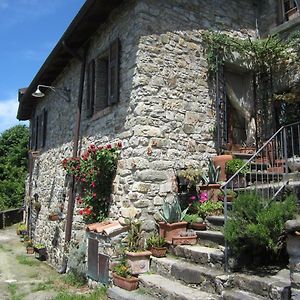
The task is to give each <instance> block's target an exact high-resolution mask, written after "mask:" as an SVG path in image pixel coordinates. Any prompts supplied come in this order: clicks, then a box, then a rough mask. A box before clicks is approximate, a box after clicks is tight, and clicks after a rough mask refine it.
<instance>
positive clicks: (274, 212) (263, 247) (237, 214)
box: [224, 193, 297, 264]
mask: <svg viewBox="0 0 300 300" xmlns="http://www.w3.org/2000/svg"><path fill="white" fill-rule="evenodd" d="M296 211H297V208H296V197H295V196H293V195H290V196H287V197H286V198H285V199H284V200H283V201H281V202H276V201H271V200H269V199H266V198H262V197H260V196H259V195H256V194H254V193H243V194H240V195H239V196H238V198H237V199H236V200H235V201H234V202H233V208H232V212H231V213H230V218H229V220H228V222H227V223H226V226H225V233H224V234H225V238H226V240H227V241H228V243H229V247H230V249H231V252H232V254H233V255H234V256H235V257H236V258H237V259H238V260H240V261H241V263H244V264H247V263H248V264H252V263H253V261H254V258H255V257H261V258H262V262H267V261H270V260H273V261H276V259H278V255H279V253H280V251H281V250H282V249H283V245H284V244H282V243H281V238H282V234H283V232H284V223H285V222H286V221H287V220H289V219H291V218H293V216H294V214H295V213H296ZM245 257H247V260H246V261H245Z"/></svg>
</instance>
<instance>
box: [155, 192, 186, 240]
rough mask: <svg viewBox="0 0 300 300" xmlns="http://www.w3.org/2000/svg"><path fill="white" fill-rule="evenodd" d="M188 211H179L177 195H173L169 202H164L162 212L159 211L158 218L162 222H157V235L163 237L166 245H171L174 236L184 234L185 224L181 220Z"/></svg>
mask: <svg viewBox="0 0 300 300" xmlns="http://www.w3.org/2000/svg"><path fill="white" fill-rule="evenodd" d="M188 209H189V207H187V208H186V209H185V210H184V211H182V210H181V207H180V205H179V201H178V195H175V196H174V198H173V200H172V201H170V202H168V201H166V200H165V201H164V203H163V205H162V210H161V211H160V217H161V219H162V220H163V221H162V222H159V234H160V236H162V237H164V238H165V239H166V241H167V242H168V243H170V244H171V243H172V238H173V237H174V236H178V235H180V233H182V232H186V226H187V222H185V221H182V220H183V218H184V216H185V215H186V213H187V211H188Z"/></svg>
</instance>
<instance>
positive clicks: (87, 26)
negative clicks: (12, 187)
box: [18, 0, 299, 268]
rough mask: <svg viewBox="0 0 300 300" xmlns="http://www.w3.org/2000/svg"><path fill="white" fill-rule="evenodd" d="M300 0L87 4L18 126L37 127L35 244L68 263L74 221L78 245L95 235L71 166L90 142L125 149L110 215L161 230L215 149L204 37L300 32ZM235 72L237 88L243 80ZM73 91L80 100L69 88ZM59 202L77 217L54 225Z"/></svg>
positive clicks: (24, 97)
mask: <svg viewBox="0 0 300 300" xmlns="http://www.w3.org/2000/svg"><path fill="white" fill-rule="evenodd" d="M287 2H289V4H287ZM296 2H297V1H283V0H281V1H275V0H273V1H255V0H251V1H249V0H248V1H246V0H230V1H221V0H217V1H204V0H164V1H159V0H128V1H122V0H111V1H104V0H87V1H86V3H85V4H84V5H83V7H82V9H81V10H80V12H79V13H78V15H77V16H76V17H75V19H74V20H73V21H72V23H71V24H70V26H69V27H68V29H67V30H66V32H65V33H64V35H63V36H62V37H61V39H60V40H59V41H58V43H57V45H56V46H55V48H54V49H53V51H52V52H51V53H50V55H49V57H48V58H47V59H46V61H45V63H44V64H43V66H42V67H41V69H40V71H39V72H38V73H37V74H36V76H35V78H34V79H33V80H32V82H31V84H30V86H29V87H28V88H27V89H26V91H25V92H23V93H20V95H19V102H20V103H19V111H18V119H19V120H30V127H31V132H32V135H31V150H32V155H31V168H30V174H29V177H28V184H27V196H29V198H30V199H32V198H33V196H34V195H35V196H36V198H38V200H39V201H40V202H41V204H42V207H41V210H40V212H39V214H38V216H36V215H35V214H34V213H33V214H32V218H33V221H34V222H33V223H34V224H35V228H34V237H35V239H36V240H37V241H40V242H43V243H45V244H46V245H47V249H48V253H49V260H50V262H51V264H53V265H54V266H56V267H57V268H60V266H61V263H62V259H63V248H64V241H65V228H66V226H67V227H68V226H69V227H68V228H70V226H71V228H72V238H74V239H78V240H79V239H81V238H82V235H83V233H84V230H83V228H84V224H83V222H82V218H81V216H80V215H79V214H78V209H77V208H76V207H75V210H74V216H73V223H72V222H71V224H68V222H70V221H68V220H69V219H68V216H67V207H68V201H71V200H70V199H69V197H68V191H67V186H66V174H65V171H64V170H63V168H62V165H61V162H62V160H63V159H64V158H65V157H70V156H72V153H74V147H76V146H77V145H78V153H77V154H80V152H81V151H84V150H85V149H86V148H87V147H88V146H89V145H90V144H91V143H93V144H96V145H100V144H102V145H105V144H106V143H114V142H118V141H121V142H122V144H123V148H122V151H121V155H120V160H119V163H118V169H117V175H116V178H115V181H114V190H113V194H112V206H111V210H110V216H111V217H112V218H118V217H120V208H122V207H126V206H135V207H136V208H138V209H139V211H140V218H141V219H142V220H143V221H144V222H143V227H144V230H146V231H152V230H153V229H155V218H156V212H157V210H158V209H159V207H160V206H161V205H162V203H163V200H164V198H166V197H168V195H171V194H172V178H173V177H174V175H175V172H176V170H177V169H179V168H182V167H185V166H188V165H193V166H199V165H202V164H204V163H205V161H206V160H207V158H208V157H211V156H212V155H214V154H215V153H216V140H215V138H214V128H215V125H216V123H217V120H216V110H215V107H216V105H215V91H214V89H213V88H212V87H211V85H210V82H209V78H208V71H207V68H208V66H207V60H206V56H205V54H204V45H203V41H202V32H203V31H206V30H213V31H222V32H226V33H228V34H230V35H232V36H236V37H241V38H246V37H251V38H257V37H258V36H266V35H267V34H268V33H269V32H270V30H273V31H274V30H286V27H288V26H299V16H298V11H297V7H298V5H296V4H297V3H296ZM288 5H291V8H294V7H295V9H294V11H295V13H294V15H293V16H290V15H288V14H287V10H288V8H289V7H288ZM232 76H233V77H232V78H233V79H232V81H233V82H234V81H235V80H238V77H239V74H233V75H232ZM239 80H240V79H239ZM243 80H244V79H243ZM38 85H46V86H52V87H55V88H56V90H55V91H53V90H51V89H47V88H45V89H43V87H42V86H41V90H43V91H44V92H45V93H46V96H45V97H44V98H35V97H33V96H32V93H33V92H34V91H35V90H36V88H37V86H38ZM64 88H66V89H68V90H69V91H70V99H68V98H67V97H66V94H63V95H62V94H61V93H59V89H64ZM66 100H67V101H66ZM68 100H70V101H68ZM249 101H250V100H249ZM79 125H80V127H79ZM78 129H79V135H77V130H78ZM75 150H77V149H75ZM76 152H77V151H75V153H76ZM71 198H72V197H71ZM60 206H63V212H64V214H65V215H66V218H64V219H63V220H60V221H58V222H49V220H48V215H49V211H51V210H54V209H56V208H57V207H60ZM69 217H70V216H69ZM67 239H68V238H67Z"/></svg>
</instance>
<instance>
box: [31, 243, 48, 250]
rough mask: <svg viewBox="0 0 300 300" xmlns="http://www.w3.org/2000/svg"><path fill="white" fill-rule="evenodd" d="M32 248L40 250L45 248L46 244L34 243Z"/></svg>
mask: <svg viewBox="0 0 300 300" xmlns="http://www.w3.org/2000/svg"><path fill="white" fill-rule="evenodd" d="M34 248H35V249H37V250H41V249H45V248H46V246H45V244H42V243H38V244H35V245H34Z"/></svg>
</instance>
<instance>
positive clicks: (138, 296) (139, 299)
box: [107, 286, 157, 300]
mask: <svg viewBox="0 0 300 300" xmlns="http://www.w3.org/2000/svg"><path fill="white" fill-rule="evenodd" d="M107 299H109V300H133V299H134V300H155V299H157V298H154V297H152V296H150V295H146V294H145V293H143V292H142V291H140V290H139V289H138V290H136V291H131V292H129V291H126V290H124V289H121V288H119V287H117V286H114V287H111V288H109V289H108V290H107Z"/></svg>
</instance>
